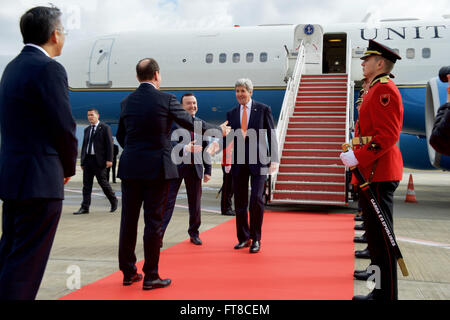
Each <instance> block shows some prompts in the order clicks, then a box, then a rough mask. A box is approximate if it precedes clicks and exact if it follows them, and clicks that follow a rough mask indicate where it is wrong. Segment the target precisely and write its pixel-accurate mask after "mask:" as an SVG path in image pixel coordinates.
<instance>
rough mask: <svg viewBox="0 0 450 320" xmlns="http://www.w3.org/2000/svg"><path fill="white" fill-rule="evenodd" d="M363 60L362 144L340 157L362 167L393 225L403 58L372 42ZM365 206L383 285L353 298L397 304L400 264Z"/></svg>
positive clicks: (399, 172) (373, 256) (359, 134)
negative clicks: (397, 75)
mask: <svg viewBox="0 0 450 320" xmlns="http://www.w3.org/2000/svg"><path fill="white" fill-rule="evenodd" d="M361 59H362V60H364V61H363V62H362V64H361V65H362V67H363V73H364V77H366V78H367V79H368V82H369V83H370V89H369V91H368V93H367V94H366V95H365V96H364V99H363V102H362V104H361V107H360V111H359V121H358V123H359V125H358V126H357V128H356V130H355V133H356V136H357V138H358V139H359V141H361V143H354V144H353V149H354V150H350V151H348V152H345V153H341V156H340V157H341V159H342V162H343V163H344V164H345V166H346V167H354V166H358V168H359V169H360V170H361V173H362V174H363V176H364V178H365V179H366V180H367V181H368V182H369V183H370V186H371V189H372V191H373V192H374V194H375V195H376V197H377V201H378V202H379V204H380V206H381V207H382V208H383V210H384V211H385V212H386V214H387V218H388V219H389V220H390V223H391V225H392V226H393V225H394V224H393V222H394V221H393V207H394V192H395V190H396V189H397V187H398V185H399V182H400V180H401V179H402V174H403V160H402V155H401V153H400V150H399V148H398V146H397V142H398V139H399V137H400V132H401V129H402V123H403V104H402V97H401V95H400V92H399V90H398V89H397V87H396V86H395V84H394V82H392V80H391V79H390V78H389V75H390V72H391V71H392V69H393V68H394V64H395V62H396V61H397V60H399V59H401V57H400V56H399V55H398V54H396V53H395V52H394V51H393V50H392V49H390V48H388V47H386V46H384V45H382V44H380V43H378V42H376V41H374V40H370V41H369V47H368V49H367V51H366V52H365V54H364V56H363V57H362V58H361ZM354 181H356V179H355V178H354ZM360 204H361V208H362V210H363V215H364V216H365V220H364V223H365V227H366V234H367V244H368V249H369V251H370V257H371V260H372V265H373V266H378V267H379V268H380V273H381V275H380V281H381V283H379V284H377V286H376V287H375V289H374V290H373V291H372V292H370V293H369V294H368V295H367V296H355V297H353V299H354V300H397V299H398V289H397V261H396V259H395V256H394V254H393V250H392V248H391V247H389V246H388V242H387V241H388V240H387V239H385V238H384V235H383V233H382V227H381V226H380V225H379V222H378V221H377V218H376V217H375V215H374V214H373V212H371V211H370V204H369V203H368V200H367V199H366V198H365V197H361V199H360Z"/></svg>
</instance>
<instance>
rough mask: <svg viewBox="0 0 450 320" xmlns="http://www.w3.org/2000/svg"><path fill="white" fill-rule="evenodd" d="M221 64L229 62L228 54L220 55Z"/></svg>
mask: <svg viewBox="0 0 450 320" xmlns="http://www.w3.org/2000/svg"><path fill="white" fill-rule="evenodd" d="M219 62H220V63H225V62H227V54H226V53H221V54H220V55H219Z"/></svg>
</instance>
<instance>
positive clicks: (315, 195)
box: [273, 191, 345, 202]
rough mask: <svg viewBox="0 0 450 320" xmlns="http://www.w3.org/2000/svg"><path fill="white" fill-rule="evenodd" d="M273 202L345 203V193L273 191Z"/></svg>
mask: <svg viewBox="0 0 450 320" xmlns="http://www.w3.org/2000/svg"><path fill="white" fill-rule="evenodd" d="M273 199H274V200H288V199H292V200H316V201H317V200H318V201H342V202H345V192H319V191H314V192H308V191H274V192H273Z"/></svg>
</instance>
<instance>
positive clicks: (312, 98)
mask: <svg viewBox="0 0 450 320" xmlns="http://www.w3.org/2000/svg"><path fill="white" fill-rule="evenodd" d="M296 102H297V103H298V102H341V103H347V97H346V96H340V97H339V96H328V97H326V96H324V97H316V96H306V97H305V96H303V95H297V100H296Z"/></svg>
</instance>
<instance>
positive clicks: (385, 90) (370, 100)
mask: <svg viewBox="0 0 450 320" xmlns="http://www.w3.org/2000/svg"><path fill="white" fill-rule="evenodd" d="M358 121H359V128H360V129H359V130H355V136H359V134H360V135H361V136H362V137H372V139H371V140H370V142H369V143H366V144H364V145H363V146H361V147H359V146H355V145H354V153H355V157H356V159H358V161H359V165H358V167H359V169H360V170H361V172H362V174H363V175H364V177H365V178H366V180H369V178H370V181H372V182H377V181H400V180H402V174H403V159H402V155H401V153H400V149H399V148H398V146H397V142H398V140H399V137H400V131H401V129H402V124H403V104H402V97H401V95H400V92H399V90H398V89H397V87H396V86H395V84H394V82H392V80H390V79H389V77H388V76H387V75H380V76H378V77H376V78H375V80H374V81H373V82H372V84H371V87H370V89H369V92H368V93H367V94H366V95H364V99H363V102H362V104H361V108H360V111H359V118H358ZM358 131H359V132H358ZM372 171H373V176H372V177H371V173H372Z"/></svg>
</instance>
